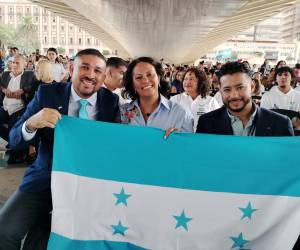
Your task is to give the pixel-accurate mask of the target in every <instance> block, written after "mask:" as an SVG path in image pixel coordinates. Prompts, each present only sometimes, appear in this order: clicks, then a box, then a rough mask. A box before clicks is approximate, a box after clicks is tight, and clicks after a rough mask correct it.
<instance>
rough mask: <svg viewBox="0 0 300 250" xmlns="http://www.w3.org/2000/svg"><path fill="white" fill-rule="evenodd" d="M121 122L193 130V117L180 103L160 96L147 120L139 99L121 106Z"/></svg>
mask: <svg viewBox="0 0 300 250" xmlns="http://www.w3.org/2000/svg"><path fill="white" fill-rule="evenodd" d="M120 112H121V122H122V123H125V124H130V125H135V126H148V127H154V128H160V129H162V130H167V129H168V128H177V129H178V130H179V131H181V132H193V118H192V115H191V114H189V113H187V112H186V111H185V110H184V108H182V107H181V106H180V105H179V104H177V103H173V102H171V101H169V100H168V99H166V98H165V97H164V96H162V95H161V96H160V102H159V104H158V106H157V108H156V109H155V110H154V111H153V112H152V113H151V114H150V116H149V118H148V120H147V122H146V121H145V119H144V117H143V115H142V112H141V109H140V106H139V103H138V101H137V100H135V101H132V102H131V103H126V104H124V105H122V106H121V107H120Z"/></svg>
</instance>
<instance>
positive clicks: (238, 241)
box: [230, 233, 250, 248]
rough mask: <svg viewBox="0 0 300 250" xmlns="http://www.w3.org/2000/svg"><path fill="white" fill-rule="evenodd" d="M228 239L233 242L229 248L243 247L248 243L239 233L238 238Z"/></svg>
mask: <svg viewBox="0 0 300 250" xmlns="http://www.w3.org/2000/svg"><path fill="white" fill-rule="evenodd" d="M230 239H232V240H233V242H234V243H233V245H232V247H231V248H236V247H244V245H245V244H247V243H248V242H250V241H249V240H245V239H244V238H243V234H242V233H240V234H239V236H238V237H230Z"/></svg>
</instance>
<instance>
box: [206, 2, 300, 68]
mask: <svg viewBox="0 0 300 250" xmlns="http://www.w3.org/2000/svg"><path fill="white" fill-rule="evenodd" d="M206 58H207V60H212V61H215V60H219V61H228V60H237V59H241V60H247V61H249V62H250V63H251V64H262V63H263V61H264V60H265V59H268V60H269V61H270V62H271V64H272V63H273V64H275V63H276V62H277V61H278V60H285V61H287V63H288V64H289V65H291V66H293V65H294V64H295V63H299V62H300V4H295V5H294V6H293V7H291V8H289V9H286V10H284V11H283V12H281V13H279V14H278V15H276V16H273V17H270V18H268V19H266V20H264V21H262V22H261V23H259V24H257V25H255V26H253V27H251V28H249V29H247V30H246V31H244V32H240V33H239V34H237V35H235V36H233V37H232V38H231V39H230V40H228V41H227V42H225V43H223V44H221V45H219V46H217V47H216V48H215V49H214V51H212V52H211V53H208V54H207V55H206Z"/></svg>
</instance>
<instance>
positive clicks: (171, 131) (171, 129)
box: [164, 128, 179, 139]
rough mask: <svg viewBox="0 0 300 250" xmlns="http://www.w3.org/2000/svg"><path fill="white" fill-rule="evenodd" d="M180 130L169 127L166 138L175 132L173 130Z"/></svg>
mask: <svg viewBox="0 0 300 250" xmlns="http://www.w3.org/2000/svg"><path fill="white" fill-rule="evenodd" d="M178 131H179V130H178V129H177V128H168V129H167V131H166V132H165V135H164V139H168V137H169V136H170V135H171V134H172V133H173V132H178Z"/></svg>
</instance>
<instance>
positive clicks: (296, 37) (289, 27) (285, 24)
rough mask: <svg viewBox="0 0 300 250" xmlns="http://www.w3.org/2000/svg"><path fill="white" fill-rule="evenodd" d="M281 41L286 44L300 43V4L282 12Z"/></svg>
mask: <svg viewBox="0 0 300 250" xmlns="http://www.w3.org/2000/svg"><path fill="white" fill-rule="evenodd" d="M281 22H282V26H281V40H282V41H284V42H299V41H300V4H295V5H294V6H293V7H292V8H288V9H287V10H285V11H284V12H282V21H281Z"/></svg>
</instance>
